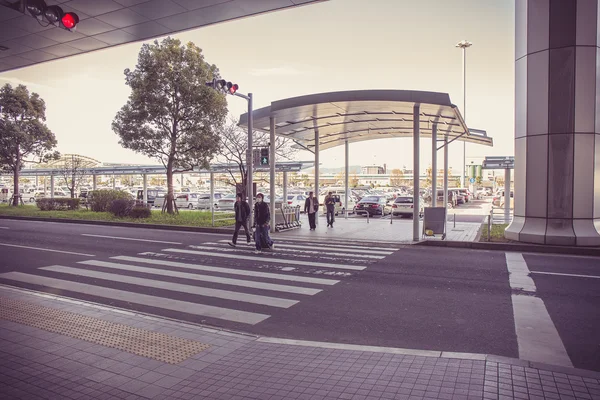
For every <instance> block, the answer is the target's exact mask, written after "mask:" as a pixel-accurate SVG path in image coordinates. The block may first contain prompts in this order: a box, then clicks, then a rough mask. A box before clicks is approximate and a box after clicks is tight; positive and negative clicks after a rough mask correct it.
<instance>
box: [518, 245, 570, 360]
mask: <svg viewBox="0 0 600 400" xmlns="http://www.w3.org/2000/svg"><path fill="white" fill-rule="evenodd" d="M506 266H507V268H508V272H509V274H510V275H509V279H510V287H511V289H513V290H524V291H526V292H529V293H530V295H522V294H513V295H512V296H511V298H512V305H513V313H514V318H515V331H516V334H517V343H518V346H519V358H520V359H523V360H529V361H537V362H543V363H547V364H554V365H560V366H564V367H573V363H572V362H571V359H570V358H569V355H568V354H567V350H566V349H565V346H564V344H563V342H562V340H561V338H560V335H559V334H558V331H557V330H556V326H555V325H554V322H552V318H550V314H548V310H547V309H546V305H545V304H544V302H543V301H542V299H540V298H538V297H535V296H532V295H531V294H535V292H536V287H535V283H534V282H533V279H531V277H529V273H530V272H529V268H528V267H527V263H526V262H525V259H524V258H523V255H522V254H520V253H506Z"/></svg>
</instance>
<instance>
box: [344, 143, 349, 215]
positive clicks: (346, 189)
mask: <svg viewBox="0 0 600 400" xmlns="http://www.w3.org/2000/svg"><path fill="white" fill-rule="evenodd" d="M344 147H345V148H346V149H345V150H346V157H345V159H344V163H345V165H344V167H345V168H344V210H345V211H346V212H345V213H344V217H345V218H346V219H348V198H349V196H350V193H349V190H350V185H349V182H350V180H349V177H348V175H349V172H350V164H349V163H350V144H349V143H348V139H346V142H345V143H344Z"/></svg>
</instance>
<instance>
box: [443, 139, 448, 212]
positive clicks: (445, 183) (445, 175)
mask: <svg viewBox="0 0 600 400" xmlns="http://www.w3.org/2000/svg"><path fill="white" fill-rule="evenodd" d="M444 208H445V209H446V212H445V214H446V218H447V217H448V135H445V136H444Z"/></svg>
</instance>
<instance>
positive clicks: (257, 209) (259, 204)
mask: <svg viewBox="0 0 600 400" xmlns="http://www.w3.org/2000/svg"><path fill="white" fill-rule="evenodd" d="M270 221H271V211H270V210H269V205H268V204H267V203H265V202H264V196H263V194H262V193H259V194H257V195H256V204H255V205H254V223H255V224H256V230H255V232H254V242H255V243H256V251H255V253H260V252H261V250H262V249H263V248H268V249H270V250H272V249H273V248H274V247H275V245H274V244H273V240H271V237H270V236H269V229H270V226H269V222H270Z"/></svg>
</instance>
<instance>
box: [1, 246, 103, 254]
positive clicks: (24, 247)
mask: <svg viewBox="0 0 600 400" xmlns="http://www.w3.org/2000/svg"><path fill="white" fill-rule="evenodd" d="M0 246H6V247H17V248H20V249H29V250H39V251H50V252H52V253H63V254H72V255H75V256H85V257H96V256H95V255H93V254H85V253H74V252H72V251H64V250H54V249H44V248H41V247H30V246H20V245H18V244H8V243H0Z"/></svg>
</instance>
